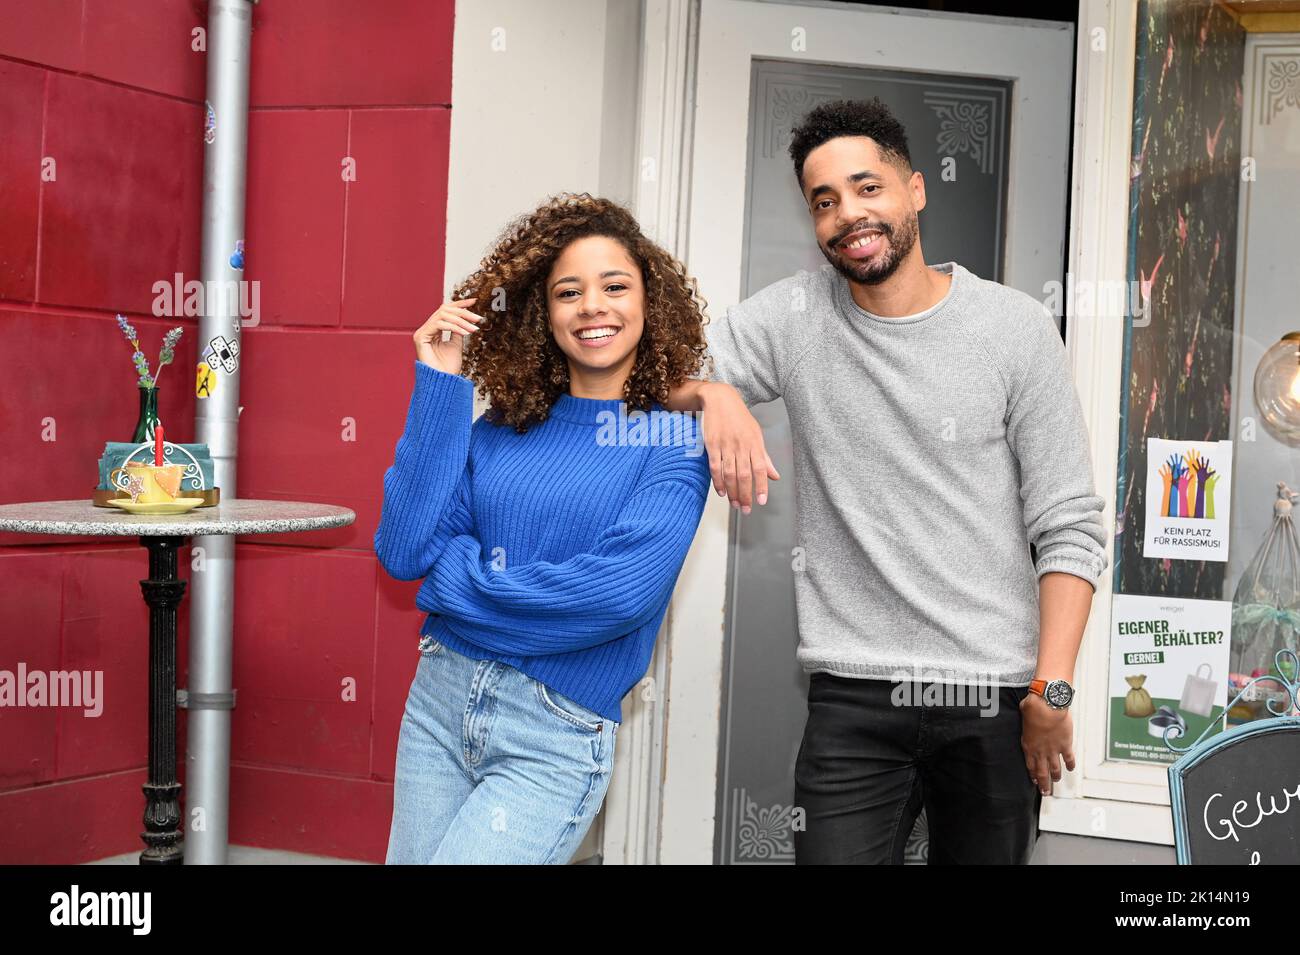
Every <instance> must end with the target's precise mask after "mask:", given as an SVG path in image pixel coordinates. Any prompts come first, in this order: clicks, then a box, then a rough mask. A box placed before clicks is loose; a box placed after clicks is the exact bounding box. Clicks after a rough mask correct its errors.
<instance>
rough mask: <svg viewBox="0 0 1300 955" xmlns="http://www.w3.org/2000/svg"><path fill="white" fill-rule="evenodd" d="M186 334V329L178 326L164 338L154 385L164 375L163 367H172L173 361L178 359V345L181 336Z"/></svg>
mask: <svg viewBox="0 0 1300 955" xmlns="http://www.w3.org/2000/svg"><path fill="white" fill-rule="evenodd" d="M183 334H185V329H184V328H183V327H181V326H180V325H177V326H176V327H175V328H173V329H172V330H171V331H170V332H168V333H167V334H166V335H164V336H163V346H162V351H161V352H160V353H159V355H158V372H157V374H155V375H154V383H155V384H156V383H157V381H158V375H161V374H162V370H163V365H170V364H171V363H172V359H174V358H175V357H176V343H177V342H178V341H180V338H181V335H183Z"/></svg>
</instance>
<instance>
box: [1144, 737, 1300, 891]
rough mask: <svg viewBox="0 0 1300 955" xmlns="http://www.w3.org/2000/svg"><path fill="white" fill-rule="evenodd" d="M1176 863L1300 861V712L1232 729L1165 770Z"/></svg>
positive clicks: (1243, 863) (1246, 863)
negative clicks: (1171, 810) (1167, 770)
mask: <svg viewBox="0 0 1300 955" xmlns="http://www.w3.org/2000/svg"><path fill="white" fill-rule="evenodd" d="M1169 796H1170V806H1171V808H1172V809H1173V814H1174V843H1175V846H1176V848H1177V851H1178V862H1179V864H1180V865H1188V864H1191V865H1278V864H1281V865H1296V864H1300V716H1276V717H1269V718H1266V719H1262V720H1256V721H1255V722H1252V723H1245V724H1243V725H1241V726H1237V727H1234V728H1233V729H1230V730H1228V731H1227V732H1225V733H1219V734H1218V735H1216V736H1211V737H1209V738H1208V739H1206V740H1205V741H1203V742H1201V743H1198V744H1197V745H1196V746H1195V747H1193V748H1192V749H1191V750H1189V751H1188V752H1187V753H1186V754H1184V755H1183V756H1181V757H1179V759H1178V761H1177V762H1175V763H1174V764H1173V765H1172V766H1170V767H1169Z"/></svg>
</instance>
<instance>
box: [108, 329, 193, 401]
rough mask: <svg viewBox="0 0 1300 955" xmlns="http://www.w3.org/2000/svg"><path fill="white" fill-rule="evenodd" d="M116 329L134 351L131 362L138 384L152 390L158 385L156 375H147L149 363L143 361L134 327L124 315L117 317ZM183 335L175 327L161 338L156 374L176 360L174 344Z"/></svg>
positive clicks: (181, 331)
mask: <svg viewBox="0 0 1300 955" xmlns="http://www.w3.org/2000/svg"><path fill="white" fill-rule="evenodd" d="M117 327H118V328H120V329H121V330H122V334H123V335H125V336H126V340H127V341H128V342H130V343H131V347H132V348H133V349H134V351H132V352H131V361H132V362H133V363H134V364H135V371H136V374H137V375H138V376H139V378H140V382H139V383H140V384H141V385H142V386H143V387H145V388H153V387H156V386H157V384H158V375H157V374H153V375H151V374H150V373H149V362H148V361H146V360H145V357H144V352H142V351H141V350H140V339H139V336H138V335H137V334H136V330H135V326H133V325H132V324H131V323H130V322H128V321H127V320H126V316H125V315H118V316H117ZM184 333H185V329H184V327H182V326H179V325H178V326H177V327H176V328H173V329H172V330H171V331H169V332H168V333H167V334H166V335H164V336H163V345H162V351H161V352H159V354H158V372H159V373H161V372H162V369H163V365H170V364H171V363H172V362H173V361H174V360H175V359H176V343H177V342H178V341H180V338H181V335H183V334H184Z"/></svg>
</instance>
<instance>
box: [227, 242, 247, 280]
mask: <svg viewBox="0 0 1300 955" xmlns="http://www.w3.org/2000/svg"><path fill="white" fill-rule="evenodd" d="M230 267H231V268H232V269H239V271H241V272H242V271H244V240H243V239H240V240H238V241H237V242H236V243H235V251H234V252H233V253H231V256H230Z"/></svg>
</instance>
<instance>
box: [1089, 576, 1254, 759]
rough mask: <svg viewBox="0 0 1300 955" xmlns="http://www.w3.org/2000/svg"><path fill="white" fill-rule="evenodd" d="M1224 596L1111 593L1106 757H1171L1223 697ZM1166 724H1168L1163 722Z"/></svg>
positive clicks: (1206, 722) (1216, 715) (1218, 712)
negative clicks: (1172, 745)
mask: <svg viewBox="0 0 1300 955" xmlns="http://www.w3.org/2000/svg"><path fill="white" fill-rule="evenodd" d="M1231 633H1232V601H1231V600H1192V599H1188V598H1183V597H1147V596H1134V595H1129V594H1116V595H1115V598H1114V608H1113V610H1112V612H1111V632H1110V693H1109V694H1108V695H1109V697H1110V705H1109V707H1108V723H1107V730H1106V757H1107V759H1123V760H1130V761H1133V762H1139V763H1172V762H1173V761H1174V760H1175V759H1177V758H1178V755H1179V754H1178V753H1175V752H1174V751H1173V750H1171V749H1169V748H1168V747H1167V746H1165V743H1164V739H1165V731H1166V729H1168V730H1169V741H1170V742H1172V743H1176V744H1177V745H1179V746H1187V745H1188V744H1189V743H1191V742H1192V741H1193V740H1195V739H1197V738H1198V737H1199V736H1200V735H1201V733H1203V732H1204V731H1205V728H1206V727H1207V726H1210V725H1211V724H1214V723H1217V724H1218V725H1219V728H1220V729H1222V728H1223V711H1224V707H1226V706H1227V705H1228V648H1229V641H1230V639H1231ZM1171 727H1172V728H1171Z"/></svg>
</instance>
